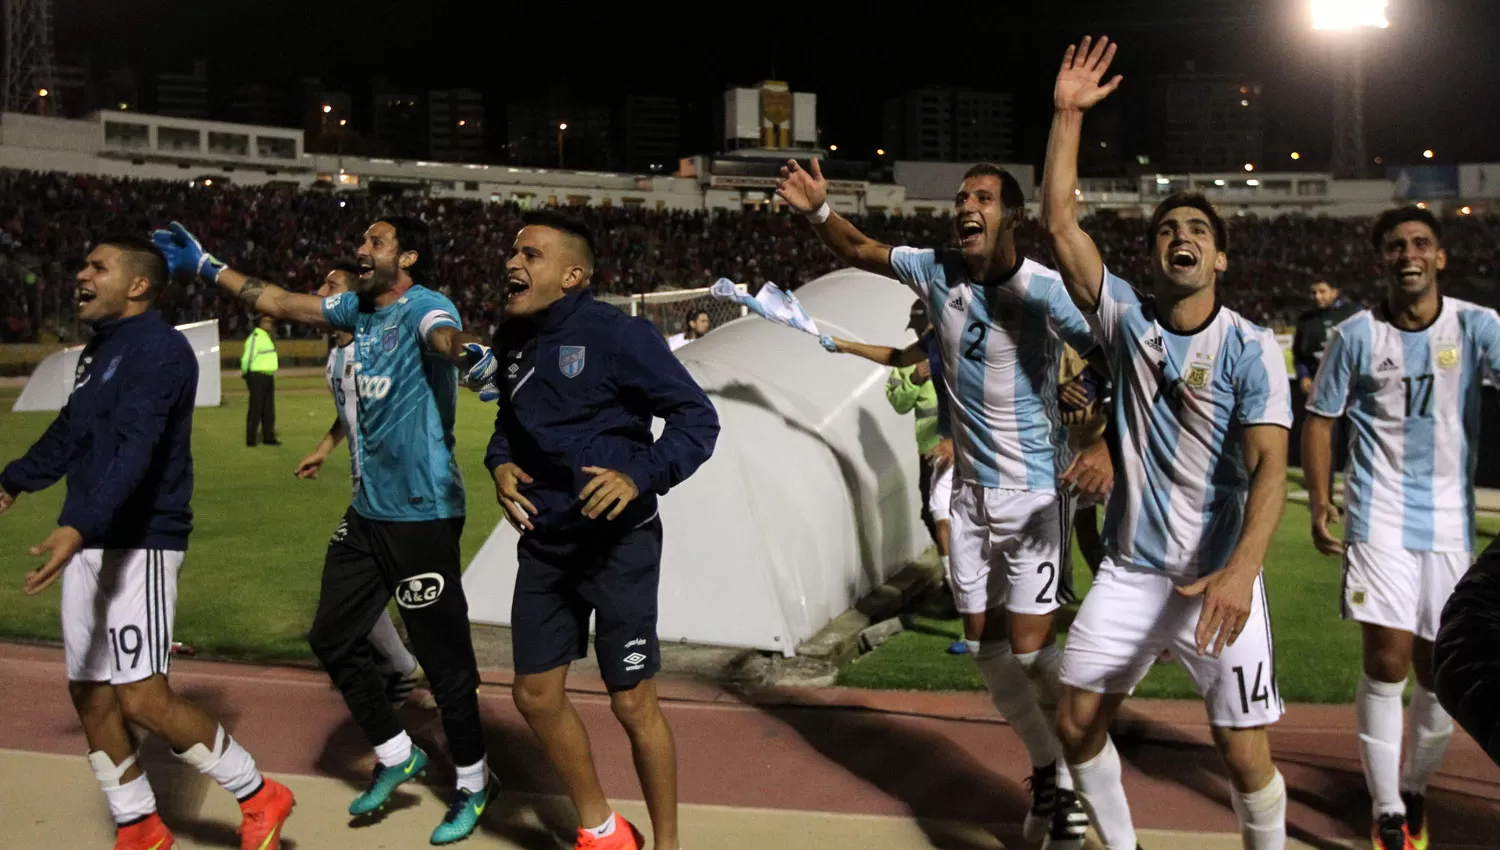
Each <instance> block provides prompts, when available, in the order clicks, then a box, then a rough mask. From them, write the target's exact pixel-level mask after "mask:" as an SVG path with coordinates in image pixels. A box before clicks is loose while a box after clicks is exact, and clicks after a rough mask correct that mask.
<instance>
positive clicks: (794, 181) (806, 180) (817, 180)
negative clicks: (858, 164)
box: [776, 157, 828, 213]
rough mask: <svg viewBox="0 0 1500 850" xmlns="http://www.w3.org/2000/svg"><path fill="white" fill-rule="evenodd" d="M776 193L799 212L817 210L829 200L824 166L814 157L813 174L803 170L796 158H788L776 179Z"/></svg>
mask: <svg viewBox="0 0 1500 850" xmlns="http://www.w3.org/2000/svg"><path fill="white" fill-rule="evenodd" d="M776 194H778V195H780V196H781V199H782V200H783V201H786V202H787V203H788V204H791V206H792V209H795V210H797V211H798V212H803V213H810V212H816V211H817V209H818V208H819V207H821V206H823V202H824V201H826V200H828V181H827V180H824V179H823V168H822V166H820V165H818V160H817V158H816V157H814V158H813V161H812V173H811V174H809V173H808V172H806V171H803V170H802V166H800V165H798V164H797V161H796V160H795V159H793V160H788V161H787V164H786V165H785V166H783V167H782V169H781V178H780V179H778V180H777V181H776Z"/></svg>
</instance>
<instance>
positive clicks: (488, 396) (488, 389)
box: [479, 384, 500, 404]
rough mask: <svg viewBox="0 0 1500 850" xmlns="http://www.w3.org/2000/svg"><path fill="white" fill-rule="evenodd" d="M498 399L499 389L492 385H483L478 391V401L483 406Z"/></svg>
mask: <svg viewBox="0 0 1500 850" xmlns="http://www.w3.org/2000/svg"><path fill="white" fill-rule="evenodd" d="M498 398H500V388H499V387H497V386H495V385H494V384H485V385H484V386H483V387H480V389H479V400H480V401H482V402H484V403H485V404H489V403H490V402H492V401H495V400H496V399H498Z"/></svg>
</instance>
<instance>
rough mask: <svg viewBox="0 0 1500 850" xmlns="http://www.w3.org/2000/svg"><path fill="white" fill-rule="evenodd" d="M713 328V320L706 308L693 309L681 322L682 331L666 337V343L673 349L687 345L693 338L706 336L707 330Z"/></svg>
mask: <svg viewBox="0 0 1500 850" xmlns="http://www.w3.org/2000/svg"><path fill="white" fill-rule="evenodd" d="M712 328H713V322H712V320H711V319H709V316H708V311H707V310H694V311H693V312H691V313H689V314H688V315H687V318H686V319H684V320H683V322H682V331H681V332H679V333H675V334H672V335H671V336H669V337H667V345H668V346H670V347H671V349H672V350H673V351H676V350H677V349H679V348H681V347H683V346H684V345H687V344H688V343H690V342H692V341H693V340H695V339H701V338H702V337H705V336H708V332H709V330H711V329H712Z"/></svg>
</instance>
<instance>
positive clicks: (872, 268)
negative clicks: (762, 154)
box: [776, 157, 896, 277]
mask: <svg viewBox="0 0 1500 850" xmlns="http://www.w3.org/2000/svg"><path fill="white" fill-rule="evenodd" d="M776 194H777V195H779V196H780V197H781V199H782V200H783V201H786V202H787V203H788V204H790V205H791V207H792V209H794V210H796V211H797V212H800V213H802V214H803V215H804V216H806V217H807V220H808V221H809V222H810V223H811V224H812V226H813V232H815V233H817V234H818V238H819V239H821V240H823V244H824V245H827V246H828V248H829V250H831V251H833V253H834V256H836V257H838V258H839V261H840V262H842V263H844V264H845V265H849V266H853V267H855V268H857V269H862V270H864V271H867V272H873V273H875V274H878V275H884V276H886V277H895V276H896V273H895V271H894V270H892V269H891V246H889V245H885V244H883V243H881V242H877V241H875V240H874V239H871V238H870V237H868V236H866V235H864V234H863V233H860V232H859V228H857V227H855V226H854V225H852V224H850V223H849V221H848V219H845V218H844V217H843V216H841V215H839V214H838V213H836V212H834V211H833V210H832V209H830V208H829V206H828V181H827V180H825V179H823V168H822V166H820V165H818V160H817V157H814V158H813V161H812V173H810V174H809V173H808V172H806V171H803V170H802V166H800V165H798V164H797V161H796V160H795V159H791V160H787V164H786V165H785V166H784V167H783V168H782V169H781V178H780V179H779V180H777V181H776Z"/></svg>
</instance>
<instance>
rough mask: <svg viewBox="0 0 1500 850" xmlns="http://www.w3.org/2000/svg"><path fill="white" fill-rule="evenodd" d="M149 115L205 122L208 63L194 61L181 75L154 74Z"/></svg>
mask: <svg viewBox="0 0 1500 850" xmlns="http://www.w3.org/2000/svg"><path fill="white" fill-rule="evenodd" d="M152 111H153V112H154V113H156V114H158V115H169V116H171V117H173V118H197V119H200V120H203V119H207V118H208V117H209V115H210V112H209V101H208V62H207V61H206V60H203V59H195V60H193V62H192V64H191V65H190V66H189V67H188V68H187V69H186V70H182V71H159V72H157V74H156V101H155V105H154V106H153V107H152Z"/></svg>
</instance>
